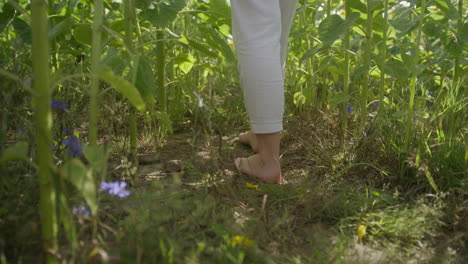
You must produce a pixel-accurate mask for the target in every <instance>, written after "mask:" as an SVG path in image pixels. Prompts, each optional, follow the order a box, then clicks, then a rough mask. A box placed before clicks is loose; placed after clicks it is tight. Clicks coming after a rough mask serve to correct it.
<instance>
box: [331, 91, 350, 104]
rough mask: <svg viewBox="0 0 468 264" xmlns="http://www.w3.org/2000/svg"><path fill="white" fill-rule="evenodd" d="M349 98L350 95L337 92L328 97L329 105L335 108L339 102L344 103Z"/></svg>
mask: <svg viewBox="0 0 468 264" xmlns="http://www.w3.org/2000/svg"><path fill="white" fill-rule="evenodd" d="M350 99H351V96H349V95H345V93H343V92H339V93H337V94H335V95H334V96H333V97H332V98H331V99H330V106H331V107H333V108H335V107H337V106H339V105H341V104H345V103H347V102H349V100H350Z"/></svg>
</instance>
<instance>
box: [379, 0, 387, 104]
mask: <svg viewBox="0 0 468 264" xmlns="http://www.w3.org/2000/svg"><path fill="white" fill-rule="evenodd" d="M387 32H388V0H384V21H383V25H382V49H381V58H380V60H381V63H382V65H381V67H380V90H379V102H380V107H379V113H380V112H381V110H382V109H384V106H383V101H384V95H385V64H386V62H387Z"/></svg>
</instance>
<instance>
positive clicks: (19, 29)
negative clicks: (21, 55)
mask: <svg viewBox="0 0 468 264" xmlns="http://www.w3.org/2000/svg"><path fill="white" fill-rule="evenodd" d="M12 24H13V27H14V28H15V31H16V33H17V34H18V35H19V36H20V37H21V39H22V40H23V41H24V42H25V43H28V44H31V43H32V35H31V33H32V32H31V27H30V26H29V25H28V23H26V22H25V21H24V20H22V19H21V18H18V17H16V18H15V19H13V22H12Z"/></svg>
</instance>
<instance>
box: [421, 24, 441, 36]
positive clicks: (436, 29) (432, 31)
mask: <svg viewBox="0 0 468 264" xmlns="http://www.w3.org/2000/svg"><path fill="white" fill-rule="evenodd" d="M422 30H423V32H424V34H426V35H428V36H431V37H439V36H440V33H442V32H443V29H442V27H440V23H435V22H432V21H429V22H427V23H424V25H423V27H422Z"/></svg>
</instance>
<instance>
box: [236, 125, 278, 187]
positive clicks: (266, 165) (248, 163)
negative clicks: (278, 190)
mask: <svg viewBox="0 0 468 264" xmlns="http://www.w3.org/2000/svg"><path fill="white" fill-rule="evenodd" d="M256 139H257V143H258V150H259V152H258V153H257V154H255V155H253V156H250V157H248V158H238V159H236V160H235V161H234V163H235V165H236V168H237V170H238V171H239V172H241V173H245V174H247V175H249V176H251V177H254V178H257V179H260V180H262V181H265V182H269V183H279V182H280V181H281V167H280V162H279V150H280V139H281V137H280V133H279V132H277V133H271V134H256Z"/></svg>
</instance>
